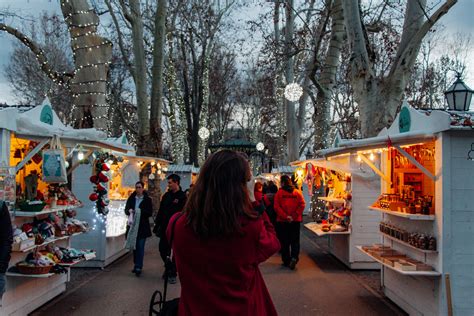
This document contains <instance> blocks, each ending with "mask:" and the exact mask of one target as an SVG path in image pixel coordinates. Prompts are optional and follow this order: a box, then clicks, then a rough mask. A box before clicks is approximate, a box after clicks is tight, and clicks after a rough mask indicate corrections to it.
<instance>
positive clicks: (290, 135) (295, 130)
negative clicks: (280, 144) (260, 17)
mask: <svg viewBox="0 0 474 316" xmlns="http://www.w3.org/2000/svg"><path fill="white" fill-rule="evenodd" d="M285 12H286V28H285V57H286V65H285V79H286V84H290V83H292V82H294V77H295V76H294V60H293V56H292V49H291V48H292V41H293V33H294V13H293V0H288V1H287V3H286V6H285ZM286 126H287V135H286V137H287V138H286V144H287V147H288V160H287V161H286V163H288V162H291V161H295V160H298V158H299V144H300V136H301V135H300V134H301V133H300V127H299V126H298V121H297V117H296V112H295V103H294V102H291V101H288V100H286Z"/></svg>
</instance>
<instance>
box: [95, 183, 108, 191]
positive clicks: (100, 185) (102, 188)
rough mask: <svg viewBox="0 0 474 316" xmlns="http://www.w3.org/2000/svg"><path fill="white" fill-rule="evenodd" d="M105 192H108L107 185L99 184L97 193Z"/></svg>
mask: <svg viewBox="0 0 474 316" xmlns="http://www.w3.org/2000/svg"><path fill="white" fill-rule="evenodd" d="M105 190H107V186H106V184H104V183H99V184H98V185H97V191H99V192H102V191H105Z"/></svg>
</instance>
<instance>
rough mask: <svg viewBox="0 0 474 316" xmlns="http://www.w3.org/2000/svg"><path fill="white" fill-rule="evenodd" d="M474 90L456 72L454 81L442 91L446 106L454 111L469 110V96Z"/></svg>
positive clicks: (470, 96)
mask: <svg viewBox="0 0 474 316" xmlns="http://www.w3.org/2000/svg"><path fill="white" fill-rule="evenodd" d="M473 93H474V90H471V89H470V88H469V87H468V86H466V84H465V83H464V81H462V79H461V74H459V73H458V74H457V79H456V81H455V82H454V83H453V84H452V85H451V87H449V89H448V90H446V92H445V93H444V96H445V98H446V101H447V102H448V107H449V109H450V110H454V111H469V106H470V105H471V98H472V94H473Z"/></svg>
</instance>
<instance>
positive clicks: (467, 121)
mask: <svg viewBox="0 0 474 316" xmlns="http://www.w3.org/2000/svg"><path fill="white" fill-rule="evenodd" d="M462 125H464V126H472V121H471V119H470V118H466V119H465V120H464V122H463V123H462Z"/></svg>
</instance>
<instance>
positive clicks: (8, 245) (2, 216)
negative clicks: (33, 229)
mask: <svg viewBox="0 0 474 316" xmlns="http://www.w3.org/2000/svg"><path fill="white" fill-rule="evenodd" d="M12 243H13V233H12V223H11V219H10V213H9V212H8V207H7V205H6V204H5V202H3V201H1V200H0V300H1V299H2V295H3V293H4V292H5V285H6V280H5V273H6V272H7V269H8V263H9V262H10V253H11V251H12Z"/></svg>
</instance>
